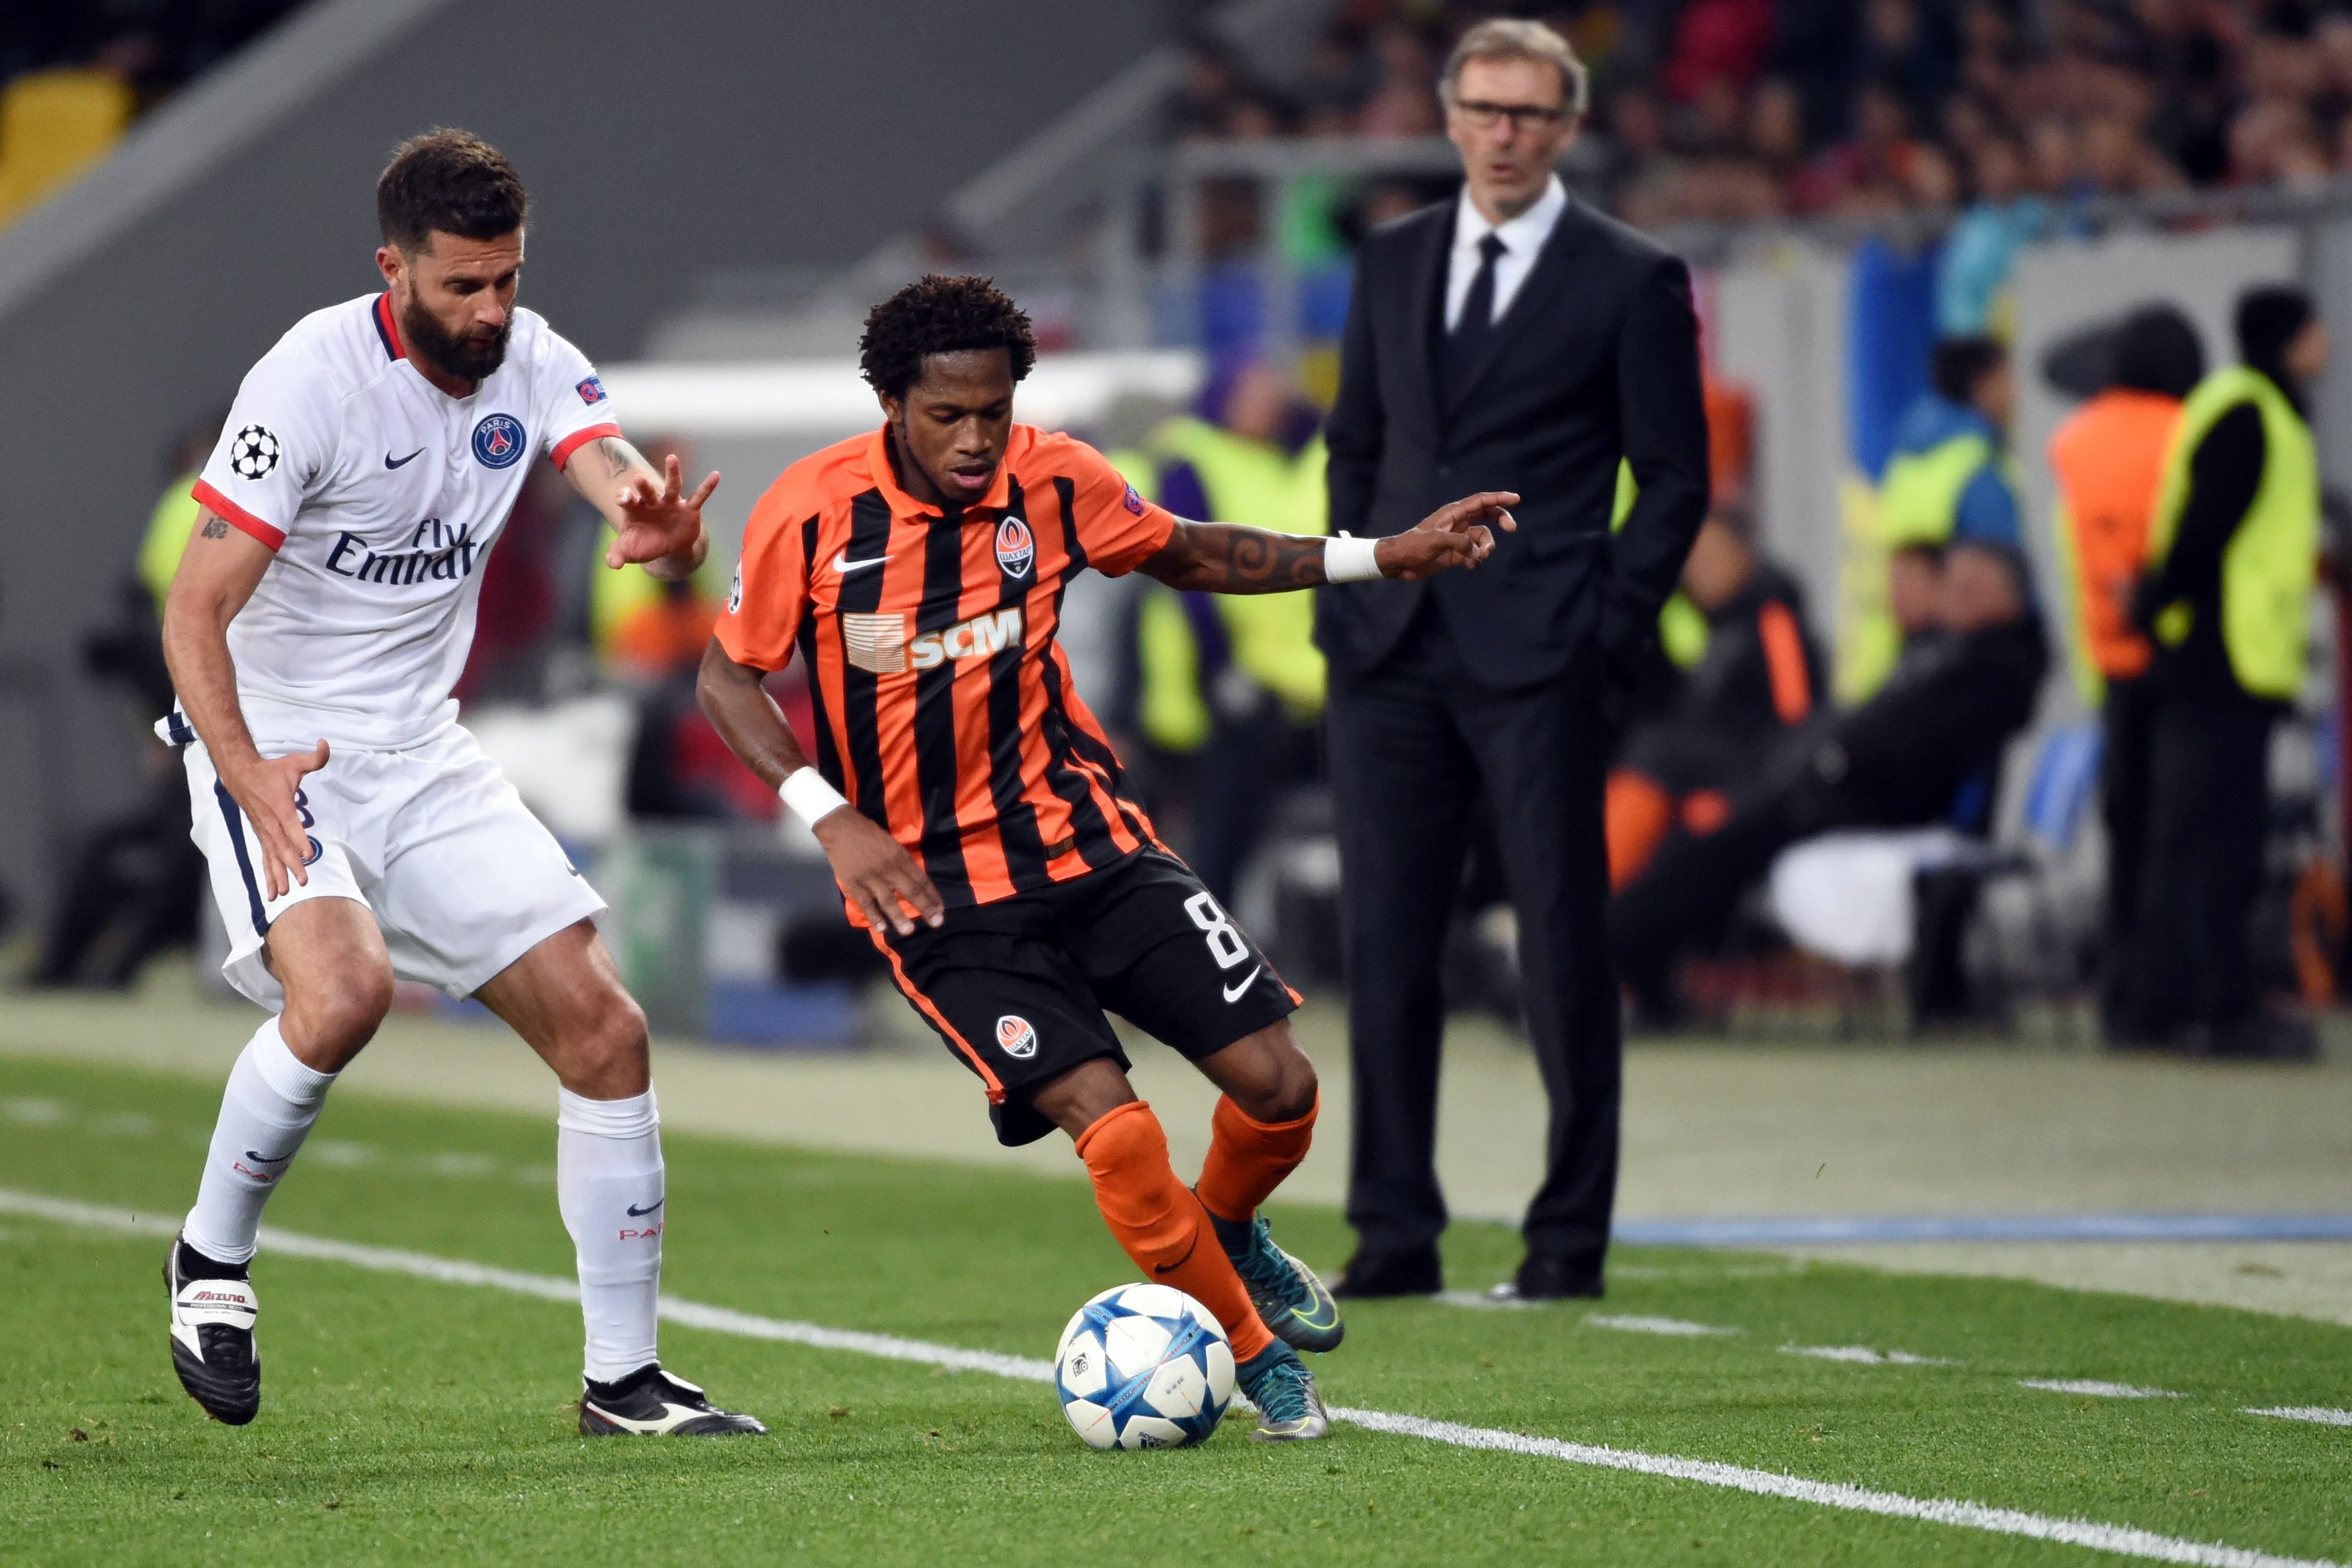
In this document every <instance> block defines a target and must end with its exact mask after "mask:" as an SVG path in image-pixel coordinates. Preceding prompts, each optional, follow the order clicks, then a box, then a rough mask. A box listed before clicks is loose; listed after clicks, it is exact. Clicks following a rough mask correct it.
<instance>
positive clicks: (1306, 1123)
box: [1192, 1092, 1323, 1219]
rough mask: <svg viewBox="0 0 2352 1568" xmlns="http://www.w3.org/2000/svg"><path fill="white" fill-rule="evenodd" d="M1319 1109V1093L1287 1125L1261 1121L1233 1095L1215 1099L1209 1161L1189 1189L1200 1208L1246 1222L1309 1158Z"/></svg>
mask: <svg viewBox="0 0 2352 1568" xmlns="http://www.w3.org/2000/svg"><path fill="white" fill-rule="evenodd" d="M1321 1109H1323V1096H1322V1094H1321V1093H1320V1092H1318V1093H1317V1094H1316V1096H1315V1103H1314V1104H1312V1105H1309V1106H1308V1107H1307V1114H1305V1115H1304V1116H1301V1117H1299V1118H1297V1120H1296V1121H1290V1122H1261V1121H1259V1120H1257V1119H1256V1118H1255V1117H1254V1116H1252V1115H1251V1114H1250V1113H1248V1112H1246V1111H1244V1110H1243V1109H1242V1108H1241V1107H1240V1106H1238V1105H1236V1104H1234V1101H1233V1096H1231V1095H1229V1094H1220V1095H1218V1096H1217V1110H1216V1113H1215V1114H1214V1115H1213V1116H1211V1117H1210V1118H1209V1134H1210V1136H1209V1157H1208V1158H1207V1159H1205V1160H1202V1162H1201V1182H1200V1185H1199V1186H1195V1187H1194V1188H1193V1189H1192V1190H1193V1191H1194V1192H1197V1193H1199V1194H1200V1195H1201V1206H1202V1207H1203V1208H1206V1209H1207V1210H1208V1211H1209V1212H1210V1213H1211V1214H1213V1215H1215V1216H1216V1217H1217V1218H1220V1219H1248V1218H1252V1217H1253V1216H1255V1214H1256V1213H1257V1206H1258V1205H1259V1204H1261V1203H1264V1202H1265V1200H1266V1198H1267V1197H1270V1196H1271V1195H1272V1194H1273V1192H1274V1189H1275V1188H1276V1187H1278V1186H1281V1185H1282V1178H1283V1177H1285V1176H1288V1175H1289V1174H1290V1173H1291V1172H1292V1171H1295V1170H1297V1168H1298V1162H1299V1161H1301V1160H1303V1159H1305V1158H1306V1157H1307V1145H1309V1144H1311V1143H1313V1142H1314V1141H1315V1113H1317V1112H1318V1111H1320V1110H1321Z"/></svg>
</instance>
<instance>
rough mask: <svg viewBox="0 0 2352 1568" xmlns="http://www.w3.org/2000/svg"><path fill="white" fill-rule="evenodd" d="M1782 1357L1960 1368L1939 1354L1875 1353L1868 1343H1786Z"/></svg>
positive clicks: (1865, 1363) (1860, 1363) (1782, 1350)
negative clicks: (1795, 1356)
mask: <svg viewBox="0 0 2352 1568" xmlns="http://www.w3.org/2000/svg"><path fill="white" fill-rule="evenodd" d="M1780 1354H1782V1355H1809V1356H1811V1357H1812V1358H1813V1359H1814V1360H1815V1361H1843V1362H1851V1363H1852V1364H1854V1365H1856V1366H1957V1365H1958V1364H1959V1363H1958V1362H1954V1361H1946V1360H1945V1359H1944V1358H1943V1357H1942V1356H1939V1355H1914V1354H1911V1353H1910V1352H1909V1351H1907V1350H1876V1349H1874V1348H1872V1347H1871V1346H1869V1345H1866V1344H1784V1345H1782V1346H1781V1347H1780Z"/></svg>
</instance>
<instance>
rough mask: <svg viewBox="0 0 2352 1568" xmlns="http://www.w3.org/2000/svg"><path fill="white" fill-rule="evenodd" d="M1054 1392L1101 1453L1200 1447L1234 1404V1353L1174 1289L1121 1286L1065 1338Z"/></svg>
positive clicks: (1205, 1312) (1077, 1320)
mask: <svg viewBox="0 0 2352 1568" xmlns="http://www.w3.org/2000/svg"><path fill="white" fill-rule="evenodd" d="M1054 1361H1055V1366H1054V1391H1055V1393H1057V1394H1059V1395H1060V1396H1062V1414H1063V1415H1065V1416H1068V1417H1069V1418H1070V1427H1071V1428H1072V1429H1073V1430H1074V1431H1076V1433H1077V1435H1078V1436H1079V1437H1084V1438H1085V1439H1086V1440H1087V1443H1088V1444H1090V1445H1091V1446H1093V1447H1095V1448H1187V1447H1189V1446H1191V1445H1192V1444H1194V1443H1200V1442H1205V1441H1207V1440H1208V1437H1209V1436H1210V1434H1211V1433H1213V1432H1214V1431H1215V1430H1216V1429H1217V1422H1218V1421H1219V1420H1220V1419H1221V1418H1223V1416H1224V1413H1225V1406H1227V1405H1228V1404H1230V1403H1232V1401H1233V1397H1234V1347H1233V1346H1232V1344H1230V1343H1227V1341H1226V1339H1225V1331H1224V1329H1223V1326H1222V1325H1220V1324H1219V1323H1218V1322H1217V1320H1216V1317H1215V1315H1214V1314H1213V1313H1212V1312H1210V1311H1209V1309H1208V1308H1206V1307H1204V1306H1202V1304H1201V1303H1200V1302H1198V1301H1194V1300H1193V1299H1192V1297H1190V1296H1188V1295H1186V1294H1185V1293H1184V1292H1183V1291H1180V1290H1177V1289H1176V1288H1175V1287H1174V1286H1172V1285H1119V1286H1117V1287H1115V1288H1113V1289H1111V1290H1108V1291H1104V1292H1103V1293H1102V1294H1101V1295H1099V1296H1097V1297H1096V1298H1095V1299H1094V1300H1093V1301H1088V1302H1087V1304H1086V1305H1085V1306H1083V1307H1080V1308H1079V1309H1078V1313H1077V1316H1076V1317H1074V1318H1072V1319H1071V1320H1070V1326H1069V1327H1068V1328H1066V1329H1064V1330H1063V1331H1062V1345H1061V1349H1060V1350H1059V1351H1058V1352H1056V1353H1055V1357H1054Z"/></svg>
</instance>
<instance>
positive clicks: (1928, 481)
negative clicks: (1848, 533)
mask: <svg viewBox="0 0 2352 1568" xmlns="http://www.w3.org/2000/svg"><path fill="white" fill-rule="evenodd" d="M1930 379H1931V381H1932V382H1933V384H1932V385H1931V386H1930V388H1929V389H1928V391H1927V392H1925V393H1924V394H1922V396H1921V397H1920V399H1919V401H1918V402H1916V404H1914V405H1913V407H1912V408H1911V409H1910V411H1909V412H1908V413H1906V414H1905V415H1904V416H1903V423H1901V425H1900V426H1898V427H1897V429H1896V432H1895V453H1894V456H1893V457H1892V459H1891V460H1890V461H1889V462H1888V463H1887V465H1886V473H1885V477H1884V478H1883V479H1882V480H1881V481H1880V483H1879V492H1878V509H1879V538H1880V542H1881V543H1882V544H1883V545H1884V547H1885V551H1886V602H1885V611H1884V612H1883V613H1881V614H1879V615H1876V616H1874V617H1870V618H1868V619H1866V620H1864V622H1862V623H1861V624H1858V625H1857V626H1856V627H1855V628H1854V642H1855V644H1856V648H1855V652H1854V653H1853V664H1854V671H1853V677H1852V679H1853V691H1854V692H1855V693H1856V694H1857V695H1867V694H1868V693H1869V692H1871V691H1873V690H1874V689H1876V686H1877V685H1878V683H1879V681H1881V680H1883V679H1885V676H1886V675H1887V674H1890V673H1892V671H1893V670H1894V668H1895V664H1896V663H1897V662H1898V661H1899V659H1900V658H1901V656H1902V654H1903V653H1905V652H1906V650H1907V649H1908V648H1909V646H1910V644H1911V643H1913V642H1914V641H1915V640H1916V639H1917V638H1918V637H1919V636H1921V635H1922V634H1924V633H1927V632H1933V631H1935V630H1936V628H1937V625H1938V623H1939V621H1940V618H1941V615H1942V600H1943V596H1944V591H1943V587H1942V574H1941V572H1940V570H1939V561H1938V558H1939V556H1940V555H1941V553H1942V551H1943V549H1945V547H1946V546H1947V545H1948V544H1949V543H1950V542H1951V541H1953V540H1954V539H1956V538H1962V537H1967V538H1975V539H1978V540H1981V541H1984V542H1987V543H1990V544H1994V545H1998V546H1999V547H2000V548H2002V549H2008V550H2011V551H2014V552H2017V553H2019V554H2020V555H2022V553H2023V551H2024V548H2025V536H2024V531H2023V529H2022V528H2021V527H2020V525H2019V521H2018V517H2019V512H2018V502H2017V489H2016V486H2015V483H2014V481H2013V479H2012V477H2011V469H2010V464H2009V459H2008V456H2007V454H2006V452H2005V450H2004V444H2005V441H2006V436H2005V434H2004V432H2005V431H2006V430H2007V428H2008V424H2009V417H2010V411H2011V403H2012V402H2013V401H2014V399H2015V396H2016V383H2015V381H2014V379H2013V377H2012V376H2011V371H2010V364H2009V351H2008V350H2006V349H2004V348H2002V347H2001V346H2000V343H1998V342H1997V341H1995V340H1992V339H1990V338H1953V339H1948V340H1945V341H1943V342H1941V343H1939V344H1937V346H1936V356H1935V363H1934V365H1933V367H1932V370H1931V372H1930Z"/></svg>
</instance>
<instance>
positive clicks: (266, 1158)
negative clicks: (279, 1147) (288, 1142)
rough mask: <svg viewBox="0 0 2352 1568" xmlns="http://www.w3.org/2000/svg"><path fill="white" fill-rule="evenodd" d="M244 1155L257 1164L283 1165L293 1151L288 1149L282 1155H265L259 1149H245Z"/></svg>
mask: <svg viewBox="0 0 2352 1568" xmlns="http://www.w3.org/2000/svg"><path fill="white" fill-rule="evenodd" d="M245 1157H246V1158H247V1159H249V1160H251V1161H252V1162H253V1163H254V1164H256V1165H258V1166H275V1165H283V1164H284V1163H285V1162H286V1161H288V1160H290V1159H292V1158H293V1157H294V1151H293V1150H291V1149H289V1150H287V1151H286V1152H285V1153H284V1154H282V1155H265V1154H263V1153H262V1152H261V1151H260V1150H259V1149H247V1150H246V1151H245Z"/></svg>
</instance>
